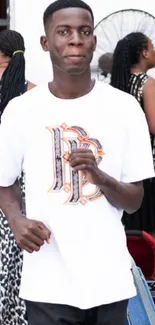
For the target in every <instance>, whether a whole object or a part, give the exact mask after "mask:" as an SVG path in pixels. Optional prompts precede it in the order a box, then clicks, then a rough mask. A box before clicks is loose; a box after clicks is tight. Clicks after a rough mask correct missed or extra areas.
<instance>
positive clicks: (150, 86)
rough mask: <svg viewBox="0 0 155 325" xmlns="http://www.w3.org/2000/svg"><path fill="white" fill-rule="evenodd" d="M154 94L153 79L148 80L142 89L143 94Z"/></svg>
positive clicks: (154, 83) (154, 82) (154, 85)
mask: <svg viewBox="0 0 155 325" xmlns="http://www.w3.org/2000/svg"><path fill="white" fill-rule="evenodd" d="M152 91H153V92H154V91H155V79H153V78H151V77H150V78H148V79H147V80H146V82H145V84H144V88H143V94H144V95H145V94H147V93H148V92H149V93H150V92H152Z"/></svg>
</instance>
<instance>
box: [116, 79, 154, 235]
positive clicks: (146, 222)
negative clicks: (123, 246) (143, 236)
mask: <svg viewBox="0 0 155 325" xmlns="http://www.w3.org/2000/svg"><path fill="white" fill-rule="evenodd" d="M148 79H149V76H147V75H146V74H142V73H136V74H131V76H130V80H129V93H130V94H131V95H133V96H134V97H135V98H136V99H137V101H138V102H139V104H140V106H141V108H142V109H143V110H144V103H143V87H144V85H145V82H147V80H148ZM137 132H138V125H137ZM150 136H151V145H152V152H153V158H154V166H155V141H154V139H155V137H154V136H152V135H150ZM141 141H143V139H141ZM144 154H145V153H144ZM133 159H134V157H133ZM143 184H144V199H143V202H142V205H141V208H140V209H139V210H138V211H136V212H135V213H133V214H130V215H128V214H127V213H126V212H124V214H123V218H122V222H123V224H124V226H125V229H126V230H144V231H147V232H154V231H155V178H151V179H146V180H144V182H143Z"/></svg>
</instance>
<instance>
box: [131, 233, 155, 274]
mask: <svg viewBox="0 0 155 325" xmlns="http://www.w3.org/2000/svg"><path fill="white" fill-rule="evenodd" d="M127 246H128V250H129V252H130V254H131V256H132V257H133V259H134V261H135V263H136V264H137V266H139V267H140V268H141V270H142V272H143V274H144V276H145V278H146V279H147V280H150V279H152V280H155V239H154V238H153V237H152V236H151V235H149V234H148V233H146V232H144V231H142V232H141V236H139V235H138V236H137V235H127Z"/></svg>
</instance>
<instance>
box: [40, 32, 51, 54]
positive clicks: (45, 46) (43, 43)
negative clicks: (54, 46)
mask: <svg viewBox="0 0 155 325" xmlns="http://www.w3.org/2000/svg"><path fill="white" fill-rule="evenodd" d="M40 44H41V46H42V48H43V50H44V51H45V52H48V51H49V48H48V40H47V37H46V36H41V37H40Z"/></svg>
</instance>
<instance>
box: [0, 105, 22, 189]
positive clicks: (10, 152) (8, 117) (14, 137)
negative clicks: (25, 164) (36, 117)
mask: <svg viewBox="0 0 155 325" xmlns="http://www.w3.org/2000/svg"><path fill="white" fill-rule="evenodd" d="M15 105H16V100H15V102H14V100H13V101H11V102H10V104H8V106H7V107H6V108H5V111H4V113H3V115H2V119H1V125H0V186H3V187H7V186H11V185H13V184H14V182H15V181H16V179H17V177H18V176H19V175H20V173H21V170H22V161H23V153H22V144H21V142H22V139H21V134H20V121H19V115H18V110H17V109H16V107H15Z"/></svg>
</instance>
